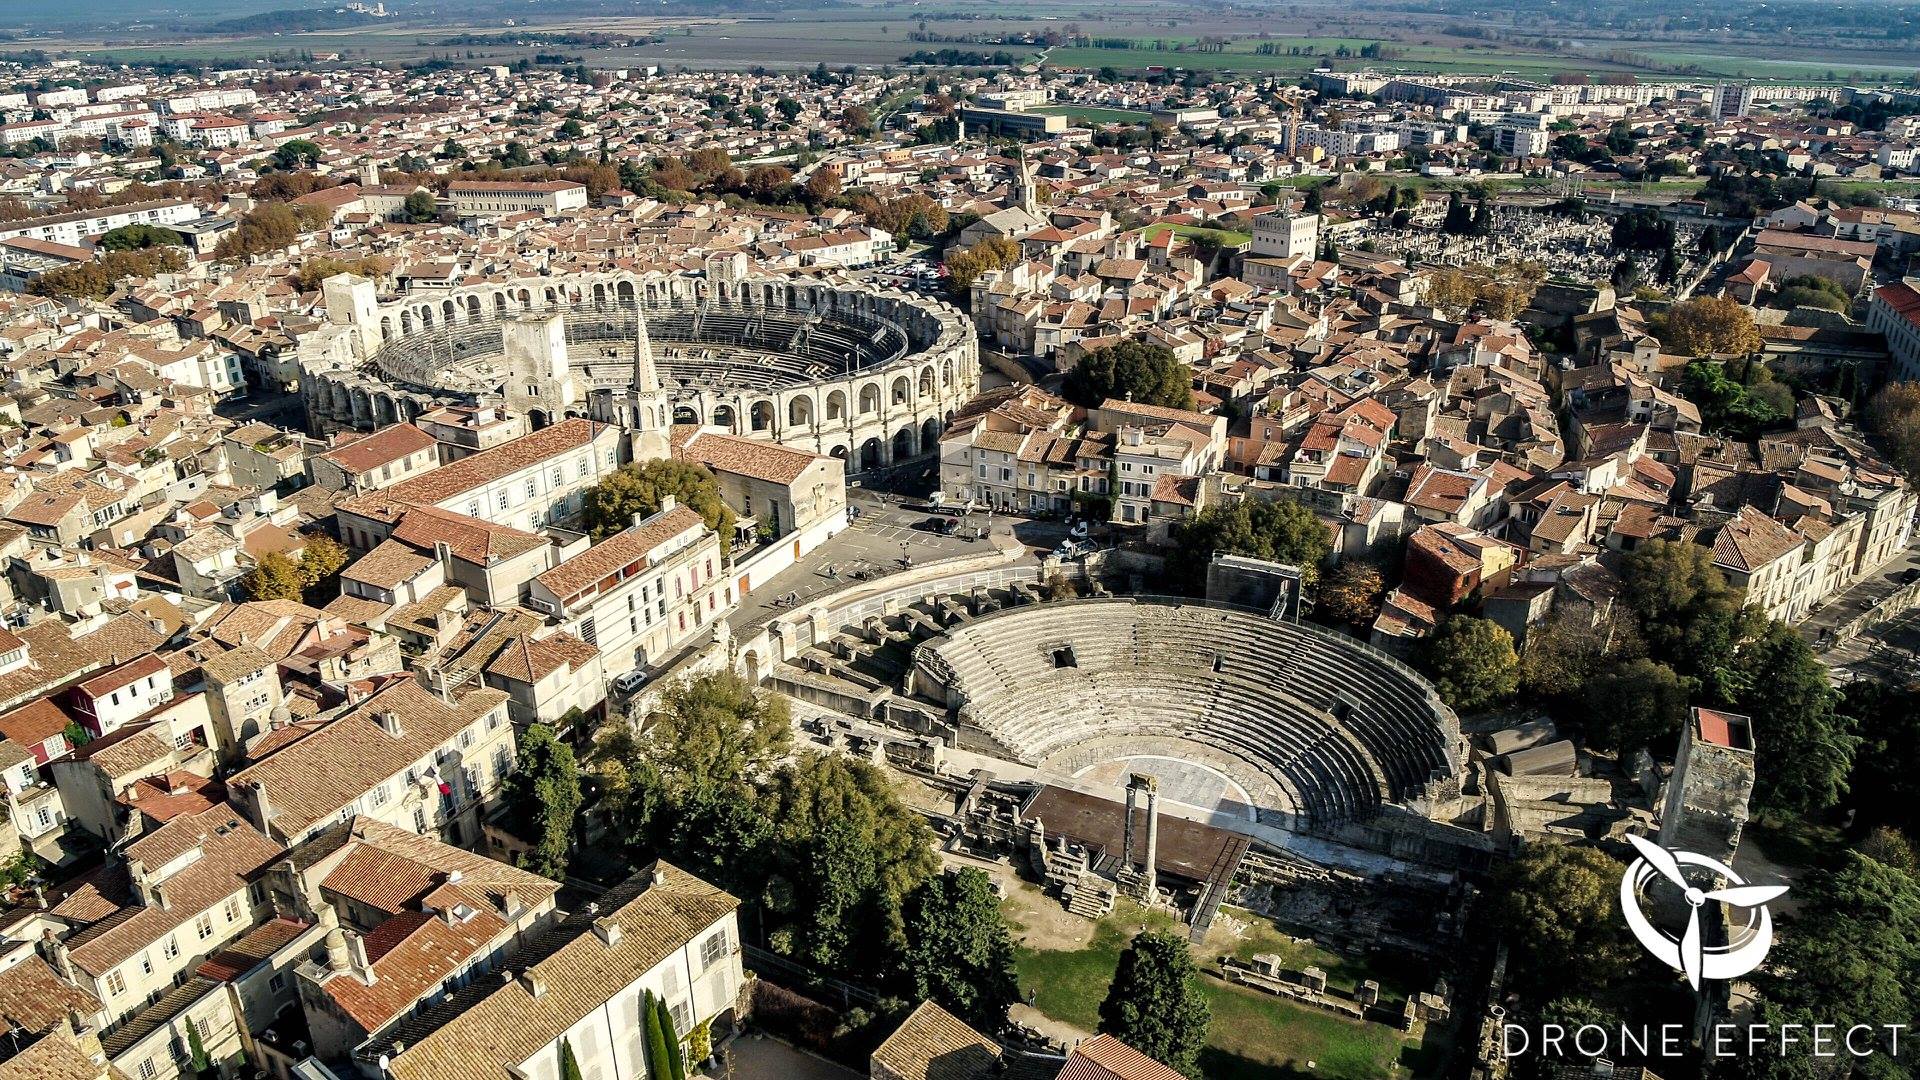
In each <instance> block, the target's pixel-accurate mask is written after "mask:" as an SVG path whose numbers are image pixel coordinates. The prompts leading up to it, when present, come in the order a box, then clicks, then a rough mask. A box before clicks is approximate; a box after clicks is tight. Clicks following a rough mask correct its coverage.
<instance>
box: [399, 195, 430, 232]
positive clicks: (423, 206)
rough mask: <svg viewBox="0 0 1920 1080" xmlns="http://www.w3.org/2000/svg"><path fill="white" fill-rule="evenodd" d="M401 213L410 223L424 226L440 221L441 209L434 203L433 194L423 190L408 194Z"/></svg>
mask: <svg viewBox="0 0 1920 1080" xmlns="http://www.w3.org/2000/svg"><path fill="white" fill-rule="evenodd" d="M400 213H401V215H402V216H404V217H405V218H406V219H407V220H408V221H409V222H411V223H413V224H415V225H423V224H426V223H427V222H430V221H435V220H438V219H439V217H440V207H439V204H438V203H437V202H435V201H434V198H433V192H431V191H428V190H427V189H426V188H421V189H420V190H418V191H410V192H408V193H407V198H406V201H405V202H403V203H402V204H401V207H400Z"/></svg>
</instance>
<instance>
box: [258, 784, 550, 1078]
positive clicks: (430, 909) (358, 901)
mask: <svg viewBox="0 0 1920 1080" xmlns="http://www.w3.org/2000/svg"><path fill="white" fill-rule="evenodd" d="M265 884H266V887H267V893H268V897H269V899H270V901H271V902H272V904H273V906H274V908H275V910H276V911H278V912H279V913H280V915H281V917H282V918H290V919H292V920H294V921H296V922H298V923H301V924H303V925H312V926H316V927H318V928H320V930H321V932H322V934H323V940H322V948H321V949H320V950H317V952H318V953H319V955H317V956H312V957H311V958H305V959H303V961H302V962H300V963H299V964H298V965H297V966H296V968H295V970H294V973H293V974H294V979H293V981H294V983H295V995H296V996H297V998H298V1001H299V1009H300V1011H301V1013H302V1014H303V1015H304V1016H305V1018H306V1024H307V1030H308V1033H309V1034H310V1036H311V1039H310V1045H311V1047H312V1053H313V1054H314V1056H316V1057H318V1058H320V1059H321V1060H322V1061H328V1062H346V1061H348V1060H349V1059H350V1057H351V1055H352V1053H353V1051H354V1050H355V1048H357V1047H359V1046H360V1045H361V1044H363V1043H365V1042H366V1041H367V1040H369V1039H371V1038H376V1037H378V1036H380V1035H383V1034H384V1033H386V1032H387V1031H389V1030H391V1029H392V1028H393V1027H394V1026H396V1025H398V1024H401V1023H404V1022H406V1021H407V1020H408V1019H410V1018H411V1017H413V1016H414V1015H415V1013H417V1012H419V1011H421V1010H422V1009H425V1008H427V1007H429V1006H431V1005H433V1004H435V1003H436V1002H438V1001H439V1000H440V999H442V998H443V997H444V996H445V995H447V994H450V993H454V992H457V991H459V990H460V989H462V988H464V987H467V986H470V985H472V984H473V983H475V982H476V981H479V980H483V979H487V978H488V977H489V976H492V975H493V973H494V972H496V971H498V970H499V969H500V968H501V966H502V965H503V963H504V962H505V960H506V957H507V956H508V954H509V951H510V950H512V949H515V948H518V947H519V946H521V945H522V944H523V943H524V942H525V941H526V940H527V938H528V936H529V935H530V934H533V933H535V932H537V931H539V930H541V929H543V928H544V927H546V926H547V925H548V924H549V923H551V922H552V921H553V918H554V915H555V912H554V896H555V894H557V893H558V892H559V891H560V883H559V882H556V881H549V880H548V879H546V878H543V877H541V876H539V875H538V874H533V873H529V872H527V871H525V870H520V869H517V868H515V867H513V866H509V865H507V864H506V863H503V862H498V861H495V860H493V859H489V858H487V857H485V856H482V855H476V854H474V853H472V852H469V851H464V850H461V849H460V848H456V847H451V846H449V845H446V844H443V843H441V842H439V841H438V840H435V839H433V838H432V837H426V836H420V835H418V834H416V833H412V832H409V831H407V830H405V829H399V828H395V827H394V826H391V825H388V824H385V823H384V822H380V821H377V820H374V819H371V818H363V817H356V818H354V819H352V820H351V821H347V822H343V823H341V824H338V825H335V826H333V827H332V828H329V829H328V830H326V831H325V832H323V833H321V834H319V835H318V836H316V837H314V838H313V839H311V840H308V841H307V842H306V843H304V844H301V845H300V846H298V847H296V848H294V849H293V850H292V851H290V852H288V855H287V858H286V860H285V861H283V862H281V863H279V864H277V865H276V867H275V868H274V869H273V870H272V871H271V872H270V873H269V874H268V875H267V878H266V882H265ZM492 981H494V982H495V983H497V976H496V977H494V978H493V980H492ZM343 1075H346V1074H344V1073H343Z"/></svg>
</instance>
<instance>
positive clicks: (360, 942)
mask: <svg viewBox="0 0 1920 1080" xmlns="http://www.w3.org/2000/svg"><path fill="white" fill-rule="evenodd" d="M341 933H342V934H346V931H344V930H342V931H341ZM346 936H347V955H348V957H349V958H350V959H351V961H352V964H353V973H354V975H355V976H357V977H358V978H359V979H360V981H361V982H362V983H364V984H366V985H367V986H372V985H373V984H374V983H376V982H379V981H380V980H379V977H378V976H376V975H374V973H373V961H371V960H368V959H367V939H366V938H364V937H362V936H361V935H359V934H347V935H346Z"/></svg>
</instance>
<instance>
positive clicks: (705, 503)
mask: <svg viewBox="0 0 1920 1080" xmlns="http://www.w3.org/2000/svg"><path fill="white" fill-rule="evenodd" d="M669 497H671V498H673V499H674V500H675V501H676V502H677V503H678V504H679V505H681V506H684V507H687V508H689V509H691V510H693V511H694V512H695V513H697V514H699V515H700V519H701V520H702V521H705V522H706V523H707V528H709V529H712V530H713V531H714V532H715V533H718V534H719V536H720V544H721V547H722V549H723V550H724V549H725V548H726V546H727V545H728V544H730V543H732V541H733V522H734V516H733V510H732V509H731V508H729V507H728V506H727V504H726V502H725V501H724V500H723V499H721V497H720V484H719V481H717V480H715V479H714V477H713V474H712V473H711V472H708V471H707V468H706V466H704V465H697V464H694V463H693V462H690V461H680V460H677V459H675V458H656V459H654V460H652V461H648V462H645V463H638V462H636V463H633V464H629V465H622V466H621V467H620V468H618V469H616V470H614V471H613V472H612V473H609V474H608V475H607V476H606V478H605V479H603V480H601V481H600V482H599V483H598V484H595V485H594V486H593V487H591V488H589V489H587V495H586V500H585V505H584V506H583V508H582V509H583V510H584V512H585V517H586V521H587V528H588V530H589V531H590V532H592V534H593V538H594V540H596V541H600V540H605V539H606V538H607V537H609V536H612V535H613V534H615V533H617V532H620V531H622V530H623V529H627V528H629V527H631V526H632V525H633V522H634V519H635V518H636V517H645V516H647V515H650V514H654V513H657V512H658V511H659V509H660V507H661V506H663V505H665V502H666V500H667V498H669Z"/></svg>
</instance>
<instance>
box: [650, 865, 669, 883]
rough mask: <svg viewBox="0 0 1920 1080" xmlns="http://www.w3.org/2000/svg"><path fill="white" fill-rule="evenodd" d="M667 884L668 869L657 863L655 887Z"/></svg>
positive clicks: (654, 866)
mask: <svg viewBox="0 0 1920 1080" xmlns="http://www.w3.org/2000/svg"><path fill="white" fill-rule="evenodd" d="M666 883H667V868H666V867H664V866H661V865H660V864H659V863H657V862H656V863H654V864H653V885H654V886H656V887H657V886H660V885H665V884H666Z"/></svg>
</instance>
